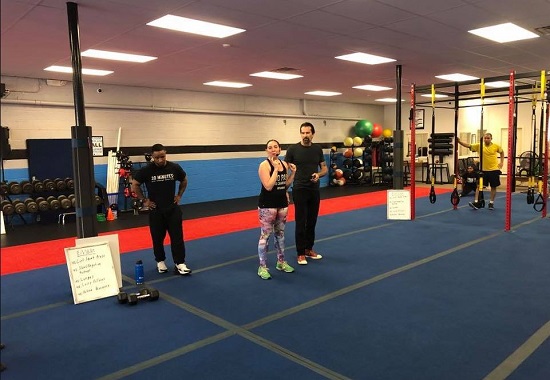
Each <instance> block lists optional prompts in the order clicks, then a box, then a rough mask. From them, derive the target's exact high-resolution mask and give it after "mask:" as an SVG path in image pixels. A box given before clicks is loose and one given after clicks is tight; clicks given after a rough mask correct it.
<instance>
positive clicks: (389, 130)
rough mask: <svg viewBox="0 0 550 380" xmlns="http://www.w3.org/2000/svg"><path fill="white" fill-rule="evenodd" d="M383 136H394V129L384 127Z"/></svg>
mask: <svg viewBox="0 0 550 380" xmlns="http://www.w3.org/2000/svg"><path fill="white" fill-rule="evenodd" d="M382 136H384V137H391V136H392V130H391V129H388V128H386V129H384V130H383V131H382Z"/></svg>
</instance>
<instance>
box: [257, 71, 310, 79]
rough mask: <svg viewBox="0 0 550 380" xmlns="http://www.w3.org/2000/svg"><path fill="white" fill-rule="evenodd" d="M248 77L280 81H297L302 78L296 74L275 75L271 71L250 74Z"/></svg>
mask: <svg viewBox="0 0 550 380" xmlns="http://www.w3.org/2000/svg"><path fill="white" fill-rule="evenodd" d="M250 76H251V77H261V78H269V79H280V80H290V79H297V78H303V77H304V76H303V75H298V74H285V73H275V72H273V71H262V72H260V73H254V74H250Z"/></svg>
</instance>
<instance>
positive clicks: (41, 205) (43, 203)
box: [35, 197, 50, 211]
mask: <svg viewBox="0 0 550 380" xmlns="http://www.w3.org/2000/svg"><path fill="white" fill-rule="evenodd" d="M35 202H36V204H37V205H38V210H40V211H48V210H49V209H50V204H49V203H48V201H47V200H46V199H44V197H38V198H36V200H35Z"/></svg>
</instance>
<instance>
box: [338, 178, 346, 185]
mask: <svg viewBox="0 0 550 380" xmlns="http://www.w3.org/2000/svg"><path fill="white" fill-rule="evenodd" d="M336 184H337V185H338V186H344V185H345V184H346V179H345V178H339V179H337V180H336Z"/></svg>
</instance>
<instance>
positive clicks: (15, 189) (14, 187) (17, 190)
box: [8, 181, 23, 195]
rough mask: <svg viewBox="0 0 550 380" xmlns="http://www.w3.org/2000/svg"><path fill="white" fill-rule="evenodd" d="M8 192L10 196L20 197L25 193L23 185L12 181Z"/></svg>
mask: <svg viewBox="0 0 550 380" xmlns="http://www.w3.org/2000/svg"><path fill="white" fill-rule="evenodd" d="M8 191H9V193H10V194H14V195H19V194H21V192H22V191H23V188H21V185H20V184H19V182H17V181H11V182H10V183H8Z"/></svg>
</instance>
